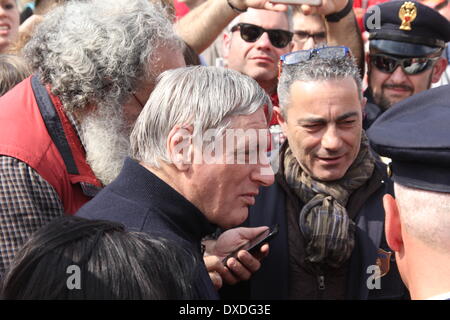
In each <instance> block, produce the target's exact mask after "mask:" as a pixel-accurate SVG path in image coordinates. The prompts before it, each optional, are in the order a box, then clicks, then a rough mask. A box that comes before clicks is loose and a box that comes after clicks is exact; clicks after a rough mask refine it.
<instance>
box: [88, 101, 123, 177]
mask: <svg viewBox="0 0 450 320" xmlns="http://www.w3.org/2000/svg"><path fill="white" fill-rule="evenodd" d="M116 107H117V106H109V107H107V108H105V107H101V108H100V110H99V111H98V112H95V113H92V114H89V115H88V116H87V117H85V118H84V119H83V120H82V121H81V123H80V129H81V132H80V136H81V137H80V138H81V141H82V143H83V145H84V147H85V149H86V161H87V163H88V164H89V165H90V166H91V168H92V171H93V172H94V174H95V176H96V177H97V179H99V180H100V181H101V182H102V183H103V184H104V185H107V184H109V183H111V182H112V181H113V180H114V179H115V178H116V177H117V176H118V175H119V173H120V170H121V169H122V166H123V162H124V160H125V157H126V156H127V155H128V153H129V147H130V142H129V134H130V132H129V131H130V129H129V128H127V127H126V126H125V121H124V120H123V115H122V113H121V112H114V111H111V109H113V108H114V109H116ZM105 109H106V110H105ZM117 109H119V110H120V109H121V108H120V107H118V108H117ZM117 109H116V110H117Z"/></svg>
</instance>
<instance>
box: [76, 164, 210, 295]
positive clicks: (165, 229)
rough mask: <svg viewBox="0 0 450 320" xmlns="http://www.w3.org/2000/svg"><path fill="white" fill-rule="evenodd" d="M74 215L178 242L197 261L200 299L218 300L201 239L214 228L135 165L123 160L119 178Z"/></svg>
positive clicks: (161, 183) (172, 190)
mask: <svg viewBox="0 0 450 320" xmlns="http://www.w3.org/2000/svg"><path fill="white" fill-rule="evenodd" d="M77 215H78V216H80V217H85V218H88V219H102V220H111V221H116V222H120V223H122V224H124V225H125V226H126V228H127V229H128V230H132V231H140V232H146V233H150V234H152V235H155V236H161V237H164V238H167V239H169V240H172V241H173V242H175V243H178V244H179V245H180V246H181V247H183V248H185V249H187V250H188V251H190V252H191V253H192V254H193V255H194V256H195V257H196V258H197V260H198V261H199V264H198V270H197V275H198V276H197V279H196V282H195V288H196V291H197V295H198V298H199V299H218V298H219V296H218V294H217V292H216V290H215V289H214V286H213V284H212V282H211V279H210V277H209V275H208V272H207V271H206V267H205V265H204V263H203V256H202V252H201V239H202V238H203V237H204V236H206V235H208V234H211V233H213V232H214V231H215V230H216V227H215V226H214V225H212V224H211V223H209V222H208V220H207V219H206V218H205V216H204V215H203V214H202V213H201V212H200V211H199V210H198V209H197V208H196V207H195V206H194V205H193V204H191V203H190V202H189V201H187V200H186V199H185V198H184V197H183V196H182V195H181V194H179V193H178V192H176V191H175V190H174V189H172V188H171V187H170V186H169V185H168V184H166V183H165V182H164V181H162V180H160V179H159V178H158V177H156V176H155V175H154V174H153V173H151V172H150V171H148V170H147V169H145V168H144V167H142V166H141V165H139V164H138V163H137V162H135V161H133V160H131V159H129V158H128V159H126V160H125V164H124V166H123V169H122V171H121V173H120V175H119V176H118V177H117V178H116V180H114V181H113V182H112V183H111V184H109V185H108V186H107V187H106V188H104V189H103V190H102V191H101V192H100V193H99V194H98V195H97V196H96V197H95V198H94V199H92V200H91V201H90V202H88V203H87V204H86V205H84V206H83V207H82V208H81V209H80V210H79V211H78V212H77Z"/></svg>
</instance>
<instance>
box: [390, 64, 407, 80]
mask: <svg viewBox="0 0 450 320" xmlns="http://www.w3.org/2000/svg"><path fill="white" fill-rule="evenodd" d="M389 79H390V80H391V81H392V82H393V83H396V84H399V83H404V82H406V81H407V80H408V76H407V75H406V74H405V72H404V71H403V69H402V67H401V66H397V68H396V69H395V70H394V72H392V74H391V76H390V77H389Z"/></svg>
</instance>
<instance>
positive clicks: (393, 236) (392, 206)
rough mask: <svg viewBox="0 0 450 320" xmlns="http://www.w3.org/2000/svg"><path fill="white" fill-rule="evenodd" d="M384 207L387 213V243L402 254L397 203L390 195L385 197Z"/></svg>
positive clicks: (400, 227)
mask: <svg viewBox="0 0 450 320" xmlns="http://www.w3.org/2000/svg"><path fill="white" fill-rule="evenodd" d="M383 206H384V211H385V213H386V216H385V232H386V240H387V243H388V245H389V247H390V248H391V249H392V250H394V251H395V252H401V251H403V238H402V226H401V223H400V212H399V210H398V206H397V202H396V201H395V199H394V198H393V197H392V196H391V195H390V194H386V195H384V197H383Z"/></svg>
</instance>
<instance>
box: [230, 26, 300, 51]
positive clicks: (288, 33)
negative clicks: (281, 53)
mask: <svg viewBox="0 0 450 320" xmlns="http://www.w3.org/2000/svg"><path fill="white" fill-rule="evenodd" d="M242 27H252V28H255V29H257V30H258V31H259V32H260V34H259V35H258V37H256V38H255V39H254V40H246V39H245V38H244V36H245V35H244V36H243V31H242V30H243V28H242ZM237 30H239V34H240V36H241V39H242V40H244V41H245V42H250V43H253V42H256V41H258V39H259V38H261V36H262V35H263V34H264V32H267V35H268V36H269V40H270V43H271V44H272V45H273V46H274V47H275V48H278V49H282V48H286V47H287V46H288V45H289V43H291V41H292V37H293V36H294V34H293V33H292V32H290V31H287V30H282V29H265V28H263V27H260V26H257V25H255V24H251V23H238V24H236V25H235V26H233V28H231V32H235V31H237ZM274 33H282V34H286V35H287V37H288V39H289V41H288V42H287V43H286V44H285V45H284V46H278V45H276V44H275V43H274V40H273V39H274V38H273V37H274ZM278 38H280V37H278Z"/></svg>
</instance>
